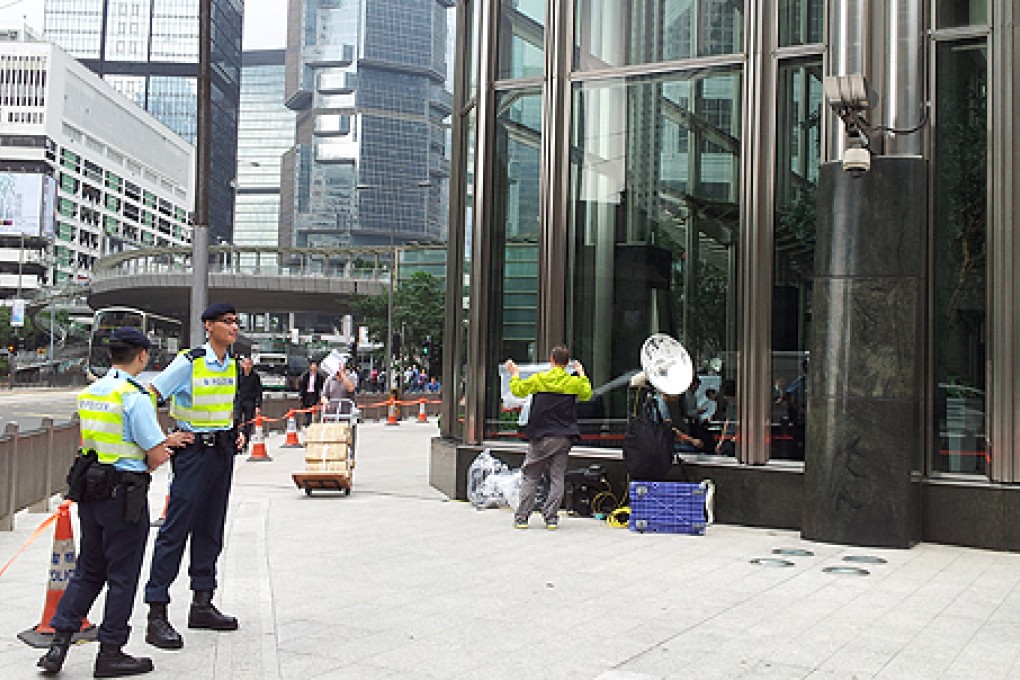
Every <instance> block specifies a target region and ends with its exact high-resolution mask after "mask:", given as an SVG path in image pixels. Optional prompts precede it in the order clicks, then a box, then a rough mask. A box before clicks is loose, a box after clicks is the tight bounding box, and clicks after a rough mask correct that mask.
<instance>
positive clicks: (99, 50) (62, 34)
mask: <svg viewBox="0 0 1020 680" xmlns="http://www.w3.org/2000/svg"><path fill="white" fill-rule="evenodd" d="M243 10H244V0H212V58H211V60H212V69H211V71H212V78H211V80H212V82H211V87H212V168H211V186H210V190H209V220H210V230H211V233H210V236H211V239H212V241H213V242H214V243H215V242H216V241H217V240H224V241H229V240H231V238H232V233H233V221H234V219H233V212H234V197H233V189H232V182H233V180H234V174H235V171H236V168H237V110H238V105H239V99H240V78H241V17H242V13H243ZM198 28H199V26H198V2H197V0H46V12H45V33H46V37H47V38H48V39H49V40H52V41H53V42H55V43H56V44H58V45H60V46H61V47H63V48H64V49H65V50H66V51H67V52H69V53H70V54H71V56H73V57H75V58H76V59H78V60H79V61H81V62H82V63H83V64H84V65H85V66H86V67H88V68H89V69H91V70H92V71H94V72H95V73H97V74H99V75H100V76H102V77H103V78H104V79H105V80H106V81H107V82H109V83H110V84H111V85H113V86H114V87H115V88H116V89H117V90H118V91H120V92H121V93H123V94H125V95H127V96H128V97H129V98H131V99H132V100H134V102H135V103H136V104H138V105H139V106H141V107H142V108H144V109H145V110H147V111H149V112H150V113H152V114H153V115H154V116H156V118H158V119H159V120H160V121H162V122H163V123H164V124H165V125H167V126H168V127H169V128H170V129H172V130H173V131H174V132H176V133H177V134H179V135H180V136H181V137H183V138H184V139H186V140H187V141H189V142H191V143H192V144H194V143H195V136H196V132H197V129H196V128H197V94H196V93H197V78H198Z"/></svg>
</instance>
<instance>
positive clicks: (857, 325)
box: [801, 157, 927, 548]
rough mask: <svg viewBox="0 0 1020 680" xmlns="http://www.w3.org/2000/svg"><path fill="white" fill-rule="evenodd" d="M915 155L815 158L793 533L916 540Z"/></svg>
mask: <svg viewBox="0 0 1020 680" xmlns="http://www.w3.org/2000/svg"><path fill="white" fill-rule="evenodd" d="M926 176H927V171H926V161H925V160H924V159H922V158H917V157H876V158H873V159H872V165H871V170H870V172H867V173H864V174H862V175H853V174H850V173H847V172H844V170H843V169H842V166H841V164H840V163H838V162H836V163H828V164H826V165H824V166H822V170H821V178H820V181H819V191H818V231H817V241H816V250H815V253H816V254H815V283H814V301H813V312H812V330H811V339H810V349H811V363H810V369H809V382H808V410H807V442H806V451H805V460H806V462H805V475H804V477H805V478H804V519H803V523H802V530H801V533H802V535H803V536H804V538H807V539H810V540H817V541H826V542H831V543H844V544H850V545H864V546H875V547H904V548H905V547H909V546H911V545H913V544H914V543H916V542H918V541H919V540H920V539H921V512H920V511H921V495H920V479H921V475H920V471H921V469H922V461H923V448H922V446H923V444H922V442H923V437H922V394H923V391H922V375H923V367H924V363H923V360H922V357H923V354H924V352H923V350H924V327H923V325H922V322H923V309H924V299H925V285H924V262H925V243H926V238H925V233H926V228H927V227H926V223H927V219H926V217H927V189H926V187H927V179H926Z"/></svg>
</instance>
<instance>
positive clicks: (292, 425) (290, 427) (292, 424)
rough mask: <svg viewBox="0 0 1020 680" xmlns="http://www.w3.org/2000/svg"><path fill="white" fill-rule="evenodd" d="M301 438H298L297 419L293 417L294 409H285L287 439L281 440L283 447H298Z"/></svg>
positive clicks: (299, 446)
mask: <svg viewBox="0 0 1020 680" xmlns="http://www.w3.org/2000/svg"><path fill="white" fill-rule="evenodd" d="M301 446H302V444H301V440H299V439H298V433H297V419H296V418H295V417H294V410H293V409H291V410H290V411H287V439H286V440H284V442H283V447H282V448H285V449H300V448H301Z"/></svg>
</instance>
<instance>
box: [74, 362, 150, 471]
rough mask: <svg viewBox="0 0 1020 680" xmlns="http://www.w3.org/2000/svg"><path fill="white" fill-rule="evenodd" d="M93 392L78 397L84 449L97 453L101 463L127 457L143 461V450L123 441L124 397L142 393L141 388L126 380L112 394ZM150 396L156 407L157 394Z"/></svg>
mask: <svg viewBox="0 0 1020 680" xmlns="http://www.w3.org/2000/svg"><path fill="white" fill-rule="evenodd" d="M90 389H91V388H88V389H86V390H84V391H83V392H82V393H81V394H79V395H78V418H79V419H80V421H81V448H82V450H83V451H88V450H89V449H91V450H93V451H95V452H96V456H97V457H98V458H99V462H100V463H106V464H108V465H112V464H114V463H116V462H117V461H118V460H121V459H124V458H130V459H135V460H140V461H143V462H144V461H145V451H144V450H143V449H142V447H140V446H138V444H135V443H134V442H129V441H126V440H125V439H124V395H125V394H130V393H132V392H134V391H136V390H139V388H138V386H137V385H134V384H132V383H131V382H130V381H128V380H126V379H125V380H121V381H120V382H119V383H118V384H117V386H116V387H114V388H113V390H111V391H110V393H109V394H94V393H92V392H90V391H89V390H90ZM139 391H141V390H139ZM148 396H149V397H150V398H152V400H153V402H152V403H153V407H155V405H156V398H155V395H148Z"/></svg>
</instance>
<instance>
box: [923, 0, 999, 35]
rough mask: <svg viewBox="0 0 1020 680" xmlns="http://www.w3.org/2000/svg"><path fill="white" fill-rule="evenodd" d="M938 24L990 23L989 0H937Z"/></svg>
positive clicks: (944, 25) (940, 25)
mask: <svg viewBox="0 0 1020 680" xmlns="http://www.w3.org/2000/svg"><path fill="white" fill-rule="evenodd" d="M935 16H936V25H937V26H938V27H939V28H952V27H954V26H980V25H981V24H986V23H988V0H936V2H935Z"/></svg>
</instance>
